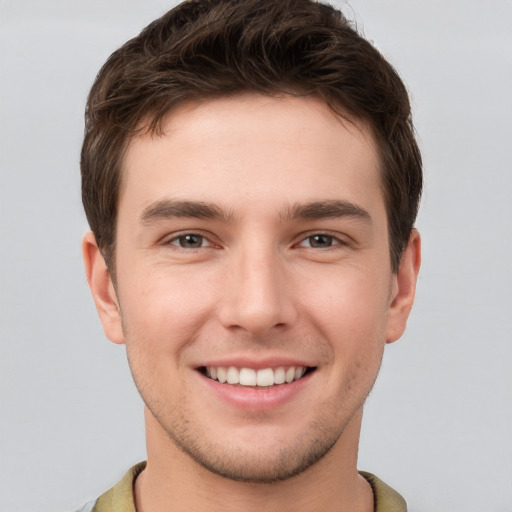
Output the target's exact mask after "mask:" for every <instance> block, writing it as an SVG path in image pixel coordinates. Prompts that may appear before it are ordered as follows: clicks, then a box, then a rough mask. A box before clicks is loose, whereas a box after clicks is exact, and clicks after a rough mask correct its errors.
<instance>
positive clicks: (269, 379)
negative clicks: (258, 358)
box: [206, 366, 306, 387]
mask: <svg viewBox="0 0 512 512" xmlns="http://www.w3.org/2000/svg"><path fill="white" fill-rule="evenodd" d="M305 373H306V367H304V366H289V367H287V368H285V367H283V366H280V367H278V368H263V369H261V370H254V369H253V368H236V367H235V366H230V367H229V368H225V367H223V366H208V367H207V368H206V374H207V375H208V377H210V378H211V379H213V380H218V381H219V382H220V383H221V384H224V383H226V382H227V383H228V384H239V385H240V386H259V387H270V386H273V385H277V384H284V383H285V382H286V383H290V382H293V381H294V380H299V379H300V378H302V377H303V376H304V374H305Z"/></svg>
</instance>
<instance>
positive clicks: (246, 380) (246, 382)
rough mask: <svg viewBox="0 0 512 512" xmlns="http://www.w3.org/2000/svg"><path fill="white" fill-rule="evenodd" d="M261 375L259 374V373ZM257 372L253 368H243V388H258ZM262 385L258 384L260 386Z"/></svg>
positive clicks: (241, 382)
mask: <svg viewBox="0 0 512 512" xmlns="http://www.w3.org/2000/svg"><path fill="white" fill-rule="evenodd" d="M258 373H259V372H258ZM256 381H257V379H256V371H255V370H253V369H252V368H242V369H241V370H240V384H241V385H242V386H256ZM260 385H261V384H258V386H260Z"/></svg>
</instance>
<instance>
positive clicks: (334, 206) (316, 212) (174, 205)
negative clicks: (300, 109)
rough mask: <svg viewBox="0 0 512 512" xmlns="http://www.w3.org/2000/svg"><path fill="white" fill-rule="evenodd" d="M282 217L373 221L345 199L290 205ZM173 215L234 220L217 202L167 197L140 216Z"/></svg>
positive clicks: (147, 218) (144, 220) (147, 219)
mask: <svg viewBox="0 0 512 512" xmlns="http://www.w3.org/2000/svg"><path fill="white" fill-rule="evenodd" d="M281 217H282V218H283V219H284V220H285V221H290V220H295V219H303V220H314V219H326V218H340V217H352V218H356V219H361V220H363V221H365V222H367V223H371V216H370V214H369V213H368V212H367V211H366V210H365V209H364V208H361V207H360V206H358V205H356V204H354V203H351V202H350V201H342V200H330V201H313V202H310V203H295V204H293V205H292V206H289V207H288V208H287V209H286V210H285V212H284V215H282V216H281ZM172 218H194V219H218V220H222V221H225V222H229V221H232V220H233V219H234V215H233V214H232V213H230V212H227V211H225V210H223V209H222V208H220V207H219V206H218V205H216V204H214V203H207V202H203V201H179V200H175V199H167V198H165V199H159V200H157V201H155V202H154V203H151V204H150V205H149V206H148V207H146V208H145V209H144V211H143V212H142V215H141V216H140V222H141V224H151V223H152V222H155V221H157V220H161V219H172Z"/></svg>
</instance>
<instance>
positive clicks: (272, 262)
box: [85, 95, 408, 482]
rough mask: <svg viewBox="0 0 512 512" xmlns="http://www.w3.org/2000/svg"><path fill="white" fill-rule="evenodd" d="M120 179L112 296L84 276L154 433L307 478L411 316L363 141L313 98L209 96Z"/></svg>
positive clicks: (218, 456)
mask: <svg viewBox="0 0 512 512" xmlns="http://www.w3.org/2000/svg"><path fill="white" fill-rule="evenodd" d="M123 172H124V180H125V181H124V187H123V189H122V193H121V197H120V203H119V210H118V226H117V240H116V244H117V245H116V258H117V259H116V279H117V283H116V290H115V292H114V288H113V286H112V285H111V283H108V285H105V286H104V287H103V291H96V292H95V290H94V280H95V278H94V265H95V264H94V263H93V264H92V265H91V267H92V268H93V270H92V271H91V272H88V273H89V277H90V281H92V283H93V284H91V286H92V287H93V292H95V298H96V302H97V304H98V310H99V311H100V316H101V317H102V321H103V324H104V327H105V331H106V333H107V335H108V337H109V338H110V339H112V340H113V341H115V342H124V343H126V348H127V352H128V359H129V363H130V367H131V370H132V373H133V377H134V380H135V382H136V385H137V387H138V389H139V391H140V394H141V395H142V397H143V399H144V402H145V404H146V406H147V409H148V414H147V418H148V419H147V421H148V422H150V423H151V424H152V425H153V426H152V432H155V431H159V432H160V433H161V434H163V435H164V437H165V439H167V441H169V440H170V441H171V443H172V444H173V445H175V446H177V447H179V449H180V450H181V451H182V452H185V453H186V454H187V456H189V457H190V460H195V461H197V462H199V463H200V464H202V465H203V466H205V467H206V468H208V469H210V470H211V471H213V472H214V473H217V474H220V475H224V476H227V477H229V478H233V479H238V480H244V481H260V482H262V481H267V482H269V481H275V480H279V479H284V478H287V477H289V476H292V475H294V474H297V473H299V472H301V471H303V470H305V469H306V468H308V467H310V466H311V465H313V464H314V463H315V462H316V461H318V460H320V459H321V458H322V457H323V456H324V455H325V454H326V453H327V452H328V451H329V450H330V449H331V448H332V447H335V446H336V445H337V444H338V443H339V442H340V439H342V438H343V433H344V431H345V428H346V427H347V425H349V424H350V422H351V421H352V419H353V418H354V417H355V416H356V415H357V414H358V413H359V411H360V409H361V407H362V404H363V402H364V400H365V398H366V396H367V394H368V393H369V391H370V389H371V387H372V385H373V383H374V380H375V378H376V376H377V372H378V368H379V365H380V362H381V357H382V352H383V347H384V345H385V343H386V341H392V340H393V339H395V338H396V337H397V336H398V335H399V334H397V333H400V332H401V330H403V327H404V325H405V318H406V316H407V315H406V313H408V309H407V308H406V309H407V311H406V313H403V311H402V309H403V306H402V309H400V308H398V307H397V304H398V303H399V299H400V296H401V292H400V286H401V281H400V272H399V273H398V274H393V273H392V272H391V266H390V258H389V242H388V229H387V220H386V210H385V205H384V199H383V193H382V188H381V181H380V177H379V165H378V158H377V153H376V149H375V146H374V144H373V141H372V137H371V136H370V133H369V130H368V129H367V128H366V127H365V126H364V125H363V124H362V123H361V124H357V123H356V124H350V123H348V122H346V121H343V122H342V121H341V120H340V118H339V117H337V116H335V115H334V114H333V113H332V111H331V110H330V109H329V108H328V107H327V106H326V105H325V104H323V103H322V102H320V101H319V100H316V99H313V98H289V97H285V98H269V97H263V96H259V95H242V96H237V97H234V98H223V99H215V100H211V101H207V102H203V103H194V104H188V105H185V106H182V107H181V108H180V109H179V110H177V111H174V112H173V113H172V115H170V116H169V117H168V119H167V121H166V122H165V123H164V134H163V135H162V136H154V137H152V136H149V135H141V136H139V137H137V138H135V139H134V140H133V142H132V143H131V145H130V146H129V149H128V152H127V155H126V158H125V161H124V169H123ZM92 245H93V244H90V247H92ZM85 252H87V250H86V251H85ZM89 252H90V253H91V254H92V252H93V249H91V250H90V251H89ZM89 259H92V260H94V257H89ZM98 259H99V258H98V257H96V260H95V261H97V260H98ZM86 260H87V256H86ZM97 265H99V263H97ZM99 273H100V272H99ZM91 275H92V277H91ZM102 275H105V274H102ZM97 280H98V281H101V279H100V278H98V279H97ZM102 282H103V283H105V282H106V278H103V281H102ZM105 290H106V291H105ZM402 295H403V294H402ZM109 297H110V298H109ZM102 301H103V303H102ZM109 301H110V304H109ZM398 309H400V311H401V313H399V312H398ZM153 435H154V434H153Z"/></svg>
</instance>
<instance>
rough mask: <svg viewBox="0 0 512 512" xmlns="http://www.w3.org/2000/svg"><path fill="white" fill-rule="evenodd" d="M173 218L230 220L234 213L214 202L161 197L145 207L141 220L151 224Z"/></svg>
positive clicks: (142, 222) (143, 222)
mask: <svg viewBox="0 0 512 512" xmlns="http://www.w3.org/2000/svg"><path fill="white" fill-rule="evenodd" d="M172 218H194V219H220V220H224V221H230V220H232V218H233V215H232V214H230V213H228V212H226V211H224V210H222V209H221V208H219V206H217V205H216V204H213V203H206V202H202V201H178V200H174V199H159V200H158V201H155V202H154V203H151V204H150V205H149V206H148V207H147V208H145V209H144V211H143V212H142V215H141V216H140V222H141V224H151V223H152V222H154V221H157V220H160V219H172Z"/></svg>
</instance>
